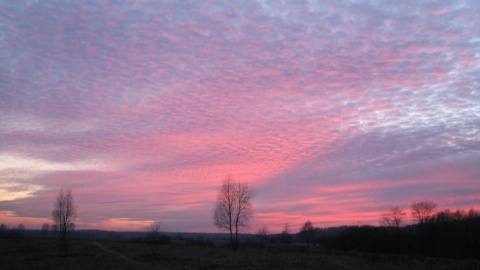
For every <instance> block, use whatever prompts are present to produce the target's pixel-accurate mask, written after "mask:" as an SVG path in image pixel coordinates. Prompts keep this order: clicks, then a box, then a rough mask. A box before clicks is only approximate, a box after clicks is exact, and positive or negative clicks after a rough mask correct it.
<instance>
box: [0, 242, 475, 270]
mask: <svg viewBox="0 0 480 270" xmlns="http://www.w3.org/2000/svg"><path fill="white" fill-rule="evenodd" d="M0 251H1V253H0V269H408V270H417V269H480V261H475V260H450V259H439V258H423V257H412V256H400V255H379V254H365V253H358V252H339V251H331V250H322V249H319V248H310V249H308V248H305V247H294V246H292V247H283V246H269V247H266V248H256V247H243V248H242V247H240V248H239V250H238V251H236V252H234V251H231V250H229V249H228V248H225V247H218V246H215V247H202V246H185V245H180V244H174V245H162V246H159V248H158V251H157V255H156V256H153V255H151V253H150V249H149V247H148V246H146V245H144V244H140V243H128V242H98V241H97V242H95V241H85V240H74V241H72V242H71V244H70V250H69V252H68V254H67V255H66V256H65V255H63V254H61V253H59V250H58V243H57V241H56V240H55V239H41V238H39V239H35V238H24V239H0Z"/></svg>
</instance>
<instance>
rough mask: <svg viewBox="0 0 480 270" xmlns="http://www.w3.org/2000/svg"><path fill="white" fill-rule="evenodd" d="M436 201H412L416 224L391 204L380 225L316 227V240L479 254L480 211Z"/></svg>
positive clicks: (382, 249) (379, 249) (360, 247)
mask: <svg viewBox="0 0 480 270" xmlns="http://www.w3.org/2000/svg"><path fill="white" fill-rule="evenodd" d="M435 208H436V204H435V203H432V202H429V201H423V202H419V203H413V204H412V209H411V211H412V212H411V215H412V217H413V218H414V219H415V224H413V225H404V224H403V223H404V217H405V216H406V214H405V212H403V211H402V210H400V209H399V208H397V207H396V208H392V209H391V210H390V211H389V212H387V213H385V214H383V215H382V216H381V224H382V225H381V226H348V227H339V228H336V229H335V230H334V231H331V230H329V229H316V230H315V233H316V241H317V242H318V243H319V244H321V245H322V246H324V247H326V248H331V249H339V250H344V251H347V250H355V251H362V252H373V253H391V254H405V255H419V256H433V257H447V258H472V259H478V258H480V212H479V211H477V210H475V209H470V210H469V211H465V210H463V209H458V210H456V211H450V210H448V209H447V210H443V211H438V212H435Z"/></svg>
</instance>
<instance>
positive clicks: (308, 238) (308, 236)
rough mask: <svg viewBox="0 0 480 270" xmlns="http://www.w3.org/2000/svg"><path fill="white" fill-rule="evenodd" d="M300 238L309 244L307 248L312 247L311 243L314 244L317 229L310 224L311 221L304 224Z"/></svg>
mask: <svg viewBox="0 0 480 270" xmlns="http://www.w3.org/2000/svg"><path fill="white" fill-rule="evenodd" d="M300 236H301V237H302V239H303V240H304V241H305V242H307V246H308V247H310V243H313V241H314V240H315V229H314V228H313V224H312V222H310V220H308V221H307V222H305V224H303V226H302V228H301V229H300Z"/></svg>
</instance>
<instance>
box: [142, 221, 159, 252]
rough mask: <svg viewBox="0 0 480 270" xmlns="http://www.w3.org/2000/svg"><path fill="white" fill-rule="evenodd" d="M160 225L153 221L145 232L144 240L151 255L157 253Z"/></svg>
mask: <svg viewBox="0 0 480 270" xmlns="http://www.w3.org/2000/svg"><path fill="white" fill-rule="evenodd" d="M160 225H161V223H160V222H158V221H155V222H153V223H152V224H151V225H150V227H149V231H148V233H147V237H146V240H147V241H146V242H147V244H148V245H149V246H150V250H151V251H152V255H154V256H155V255H157V249H158V245H159V244H160Z"/></svg>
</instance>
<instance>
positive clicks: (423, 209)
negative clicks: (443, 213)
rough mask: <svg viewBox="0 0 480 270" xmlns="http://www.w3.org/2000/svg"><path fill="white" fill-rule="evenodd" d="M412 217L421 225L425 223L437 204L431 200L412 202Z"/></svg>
mask: <svg viewBox="0 0 480 270" xmlns="http://www.w3.org/2000/svg"><path fill="white" fill-rule="evenodd" d="M411 207H412V217H413V218H414V219H415V220H416V221H417V223H418V224H420V226H421V227H423V226H424V225H425V223H426V222H427V220H428V219H429V218H431V217H432V215H433V213H434V211H435V208H437V204H436V203H434V202H432V201H428V200H427V201H421V202H413V203H412V206H411Z"/></svg>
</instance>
